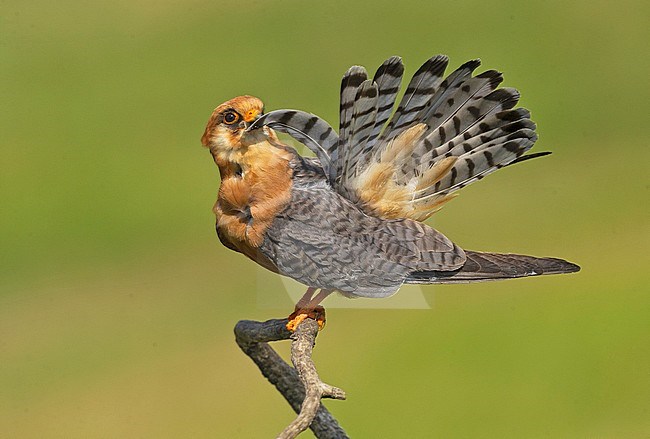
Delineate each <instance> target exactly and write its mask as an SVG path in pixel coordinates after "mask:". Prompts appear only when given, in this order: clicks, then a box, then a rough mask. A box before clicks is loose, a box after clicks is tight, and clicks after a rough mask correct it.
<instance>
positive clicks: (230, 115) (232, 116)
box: [223, 111, 239, 125]
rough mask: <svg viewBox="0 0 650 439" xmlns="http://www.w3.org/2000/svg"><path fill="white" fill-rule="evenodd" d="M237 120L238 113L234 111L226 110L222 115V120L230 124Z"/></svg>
mask: <svg viewBox="0 0 650 439" xmlns="http://www.w3.org/2000/svg"><path fill="white" fill-rule="evenodd" d="M238 120H239V114H237V113H235V112H234V111H228V112H226V114H224V115H223V121H224V122H226V123H227V124H228V125H232V124H234V123H235V122H237V121H238Z"/></svg>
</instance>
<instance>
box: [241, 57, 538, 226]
mask: <svg viewBox="0 0 650 439" xmlns="http://www.w3.org/2000/svg"><path fill="white" fill-rule="evenodd" d="M447 64H448V58H447V57H446V56H444V55H437V56H434V57H432V58H430V59H429V60H427V61H426V62H425V63H424V64H423V65H422V66H421V67H420V68H419V69H418V71H417V72H416V73H415V74H414V76H413V78H412V79H411V81H410V82H409V84H408V86H407V88H406V91H405V93H404V96H403V97H402V99H401V101H400V103H399V105H398V106H397V109H396V110H395V112H394V114H393V116H392V117H390V114H391V112H392V109H393V108H394V106H395V101H396V97H397V93H398V89H399V84H400V83H401V79H402V75H403V71H404V67H403V65H402V61H401V59H400V58H398V57H391V58H389V59H388V60H386V61H385V62H384V63H383V64H382V65H381V66H380V67H379V69H378V70H377V73H376V74H375V75H374V77H373V79H372V80H369V79H368V78H367V76H368V75H367V73H366V70H365V69H364V68H362V67H359V66H354V67H352V68H350V69H349V70H348V71H347V72H346V74H345V75H344V77H343V80H342V83H341V105H340V120H339V134H338V135H337V134H336V133H335V132H334V130H333V129H332V128H331V127H330V126H329V125H328V124H327V122H325V121H323V120H322V119H320V118H318V117H317V116H315V115H312V114H309V113H304V112H300V111H296V110H278V111H272V112H271V113H269V114H267V115H265V116H263V117H262V118H261V119H259V120H258V121H257V122H256V123H255V124H254V125H253V126H252V127H251V128H255V127H260V126H262V125H268V126H270V127H272V128H275V129H277V130H278V131H282V132H286V133H288V134H290V135H292V136H293V137H295V138H296V139H297V140H299V141H301V142H303V143H305V145H306V146H307V147H309V148H310V149H311V150H312V151H314V153H315V154H316V155H317V157H318V158H319V159H320V162H321V165H322V166H323V168H324V170H325V174H326V176H327V177H328V181H329V182H330V184H331V185H332V187H333V188H334V189H335V190H336V191H337V192H338V193H339V194H341V195H343V196H344V197H346V198H348V199H349V200H350V201H352V202H354V203H356V204H357V205H359V206H360V207H361V208H362V209H363V210H364V211H365V212H366V213H368V214H371V215H374V216H378V217H381V218H391V219H394V218H411V219H416V220H419V221H423V220H425V219H427V218H428V217H429V216H431V215H432V214H433V213H434V212H436V211H437V210H438V209H440V208H441V207H442V206H443V205H444V204H445V203H446V202H447V201H449V200H450V199H452V198H453V197H455V196H456V195H457V194H456V191H458V190H459V189H461V188H463V187H465V186H467V185H468V184H471V183H473V182H474V181H477V180H480V179H482V178H483V177H485V176H486V175H488V174H490V173H492V172H494V171H495V170H497V169H500V168H502V167H504V166H507V165H509V164H512V163H516V162H519V161H523V160H525V159H526V158H531V157H537V156H541V155H545V153H539V154H532V155H528V156H524V154H525V153H526V152H527V151H528V150H529V149H530V148H532V146H533V144H534V143H535V141H536V140H537V134H536V133H535V129H536V126H535V124H534V123H533V122H532V121H531V120H530V113H529V112H528V110H526V109H524V108H515V106H516V105H517V102H518V101H519V92H517V90H515V89H512V88H498V87H499V85H500V84H501V82H502V81H503V77H502V75H501V73H499V72H497V71H495V70H488V71H486V72H483V73H480V74H478V75H476V76H473V72H474V71H475V70H476V68H477V67H478V66H479V65H480V61H479V60H472V61H468V62H466V63H465V64H463V65H461V66H460V67H459V68H458V69H456V70H455V71H453V72H452V73H451V74H449V75H448V76H447V77H446V78H444V79H443V77H444V71H445V69H446V67H447Z"/></svg>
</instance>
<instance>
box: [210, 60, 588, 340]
mask: <svg viewBox="0 0 650 439" xmlns="http://www.w3.org/2000/svg"><path fill="white" fill-rule="evenodd" d="M447 64H448V58H447V57H446V56H444V55H437V56H434V57H432V58H430V59H429V60H427V61H426V62H425V63H424V64H423V65H422V67H420V69H419V70H418V71H417V72H416V73H415V75H414V76H413V78H412V79H411V81H410V82H409V84H408V86H407V87H406V91H405V93H404V95H403V97H402V99H401V101H400V103H399V104H398V105H397V108H396V109H394V107H395V102H396V98H397V94H398V91H399V89H400V83H401V80H402V75H403V72H404V67H403V64H402V60H401V58H399V57H391V58H389V59H388V60H386V61H385V62H384V63H383V64H382V65H381V66H380V67H379V69H378V70H377V72H376V73H375V75H374V77H373V78H372V79H370V78H368V74H367V72H366V70H365V69H364V68H363V67H359V66H353V67H351V68H350V69H349V70H348V71H347V72H346V73H345V75H344V76H343V80H342V83H341V102H340V120H339V131H338V134H337V133H336V131H335V130H334V129H333V128H332V127H331V126H330V125H329V124H328V123H327V122H325V121H324V120H323V119H321V118H319V117H318V116H316V115H314V114H311V113H307V112H303V111H298V110H277V111H271V112H269V113H267V114H264V112H263V108H264V106H263V104H262V102H261V101H260V100H259V99H257V98H255V97H252V96H240V97H236V98H234V99H231V100H229V101H227V102H225V103H223V104H221V105H219V106H218V107H217V108H216V109H215V110H214V112H213V113H212V116H211V117H210V120H209V121H208V124H207V127H206V129H205V132H204V134H203V137H202V139H201V140H202V144H203V145H204V146H205V147H207V148H208V149H209V150H210V152H211V153H212V156H213V158H214V161H215V162H216V164H217V165H218V167H219V172H220V175H221V185H220V188H219V195H218V199H217V202H216V204H215V206H214V213H215V214H216V220H217V222H216V229H217V234H218V236H219V239H220V241H221V242H222V243H223V244H224V245H225V246H226V247H228V248H230V249H232V250H235V251H237V252H241V253H243V254H244V255H246V256H247V257H249V258H250V259H252V260H253V261H255V262H257V263H258V264H260V265H262V266H263V267H265V268H267V269H269V270H271V271H274V272H276V273H279V274H282V275H285V276H289V277H291V278H293V279H295V280H297V281H299V282H301V283H303V284H304V285H306V286H307V287H308V289H307V292H306V294H305V296H304V297H303V298H302V299H301V300H300V301H299V302H298V304H297V305H296V311H295V312H294V314H292V317H295V318H293V319H292V320H291V322H290V324H289V327H290V329H293V328H295V326H296V325H297V323H299V322H300V321H301V320H302V319H304V318H305V317H306V316H313V315H314V313H316V314H319V313H318V310H320V309H321V308H320V307H319V306H318V305H319V303H320V301H322V300H323V298H324V297H326V296H327V295H328V294H330V293H332V292H334V291H338V292H340V293H342V294H343V295H345V296H348V297H358V296H361V297H387V296H390V295H392V294H394V293H395V292H397V290H398V289H399V288H400V286H402V285H403V284H444V283H460V282H475V281H488V280H496V279H509V278H518V277H524V276H536V275H542V274H558V273H571V272H575V271H578V270H579V269H580V268H579V267H578V266H577V265H575V264H573V263H570V262H567V261H564V260H562V259H557V258H539V257H533V256H525V255H518V254H502V253H486V252H478V251H470V250H464V249H462V248H460V247H459V246H457V245H456V244H454V243H453V242H452V241H450V240H449V239H448V238H447V237H446V236H444V235H443V234H442V233H440V232H438V231H437V230H435V229H433V228H431V227H430V226H428V225H427V224H425V223H424V222H423V221H424V220H426V219H427V218H429V217H430V216H431V215H432V214H433V213H434V212H436V211H438V210H439V209H440V208H441V207H442V206H443V205H444V204H445V203H446V202H448V201H449V200H450V199H452V198H454V197H455V196H456V195H457V191H458V190H459V189H461V188H463V187H465V186H467V185H469V184H470V183H473V182H475V181H478V180H480V179H482V178H483V177H485V176H486V175H488V174H490V173H492V172H494V171H496V170H497V169H500V168H503V167H505V166H508V165H511V164H513V163H518V162H521V161H524V160H526V159H528V158H533V157H538V156H541V155H546V154H547V153H537V154H528V155H526V154H525V153H526V152H527V151H528V150H529V149H530V148H532V146H533V144H534V143H535V141H536V140H537V134H536V133H535V129H536V126H535V124H534V123H533V122H532V121H531V120H530V113H529V111H528V110H526V109H524V108H520V107H519V108H516V105H517V102H518V100H519V93H518V92H517V90H515V89H512V88H498V87H499V84H500V83H501V82H502V75H501V73H499V72H497V71H495V70H488V71H486V72H483V73H481V74H478V75H473V72H474V70H475V69H476V68H477V67H478V66H479V64H480V61H479V60H472V61H469V62H466V63H465V64H463V65H461V66H460V67H459V68H458V69H456V70H455V71H453V72H452V73H451V74H449V75H448V76H446V77H445V76H444V72H445V69H446V67H447ZM274 130H277V131H280V132H284V133H288V134H289V135H291V136H292V137H294V138H295V139H297V140H299V141H300V142H302V143H304V144H305V145H306V146H307V147H308V148H309V149H310V150H312V151H313V152H314V153H315V155H316V157H315V158H310V157H302V156H301V155H299V154H298V152H297V151H296V150H295V149H294V148H292V147H290V146H287V145H285V144H283V143H282V142H281V141H280V140H279V139H278V137H277V135H276V134H275V132H274Z"/></svg>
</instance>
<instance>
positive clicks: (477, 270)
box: [405, 250, 580, 284]
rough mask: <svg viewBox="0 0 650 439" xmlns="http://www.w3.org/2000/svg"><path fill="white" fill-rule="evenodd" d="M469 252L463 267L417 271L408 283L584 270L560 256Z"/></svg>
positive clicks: (440, 282) (472, 279) (475, 279)
mask: <svg viewBox="0 0 650 439" xmlns="http://www.w3.org/2000/svg"><path fill="white" fill-rule="evenodd" d="M465 253H466V255H467V262H465V265H463V266H462V267H461V268H460V269H458V270H455V271H416V272H413V273H411V274H410V275H409V277H407V278H406V281H405V283H407V284H448V283H467V282H481V281H488V280H499V279H512V278H517V277H527V276H540V275H543V274H563V273H575V272H577V271H580V267H579V266H578V265H576V264H573V263H571V262H568V261H565V260H563V259H557V258H538V257H535V256H526V255H516V254H508V253H483V252H474V251H469V250H466V251H465Z"/></svg>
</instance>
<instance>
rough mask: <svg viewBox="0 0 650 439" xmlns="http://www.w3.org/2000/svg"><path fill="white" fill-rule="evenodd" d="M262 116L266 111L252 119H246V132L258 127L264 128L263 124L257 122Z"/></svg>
mask: <svg viewBox="0 0 650 439" xmlns="http://www.w3.org/2000/svg"><path fill="white" fill-rule="evenodd" d="M262 116H264V113H262V112H260V113H258V114H256V115H255V117H253V118H252V119H251V120H247V121H244V126H245V127H246V130H245V131H246V132H249V131H253V130H256V129H258V128H262V125H260V124H258V123H256V122H257V121H258V120H259V119H260V118H261V117H262Z"/></svg>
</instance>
